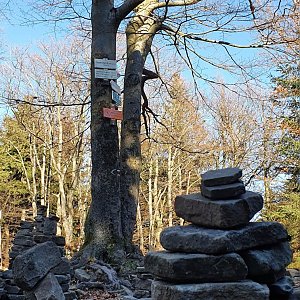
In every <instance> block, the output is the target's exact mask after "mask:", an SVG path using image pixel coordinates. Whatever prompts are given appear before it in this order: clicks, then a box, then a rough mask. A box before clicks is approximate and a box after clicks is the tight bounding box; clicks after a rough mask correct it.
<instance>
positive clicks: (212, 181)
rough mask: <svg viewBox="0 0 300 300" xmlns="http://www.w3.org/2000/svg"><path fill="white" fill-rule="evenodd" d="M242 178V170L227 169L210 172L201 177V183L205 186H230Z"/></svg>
mask: <svg viewBox="0 0 300 300" xmlns="http://www.w3.org/2000/svg"><path fill="white" fill-rule="evenodd" d="M241 177H242V170H241V169H239V168H226V169H219V170H210V171H207V172H205V173H203V174H202V175H201V183H202V184H204V185H205V186H216V185H223V184H230V183H234V182H236V181H238V179H239V178H241Z"/></svg>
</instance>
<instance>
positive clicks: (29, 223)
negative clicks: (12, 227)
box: [20, 221, 33, 230]
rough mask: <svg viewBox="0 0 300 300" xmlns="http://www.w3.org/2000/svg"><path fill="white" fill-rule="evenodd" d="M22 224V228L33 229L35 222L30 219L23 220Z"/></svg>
mask: <svg viewBox="0 0 300 300" xmlns="http://www.w3.org/2000/svg"><path fill="white" fill-rule="evenodd" d="M20 226H21V229H30V230H32V229H33V224H32V223H31V222H28V221H21V222H20Z"/></svg>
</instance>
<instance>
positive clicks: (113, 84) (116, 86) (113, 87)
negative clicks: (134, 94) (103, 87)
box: [110, 80, 121, 95]
mask: <svg viewBox="0 0 300 300" xmlns="http://www.w3.org/2000/svg"><path fill="white" fill-rule="evenodd" d="M110 86H111V88H112V89H113V90H114V91H115V92H116V93H118V94H119V95H121V88H120V87H119V85H118V84H117V83H116V82H115V81H113V80H111V81H110Z"/></svg>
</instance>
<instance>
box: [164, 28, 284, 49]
mask: <svg viewBox="0 0 300 300" xmlns="http://www.w3.org/2000/svg"><path fill="white" fill-rule="evenodd" d="M160 29H161V30H165V31H169V32H172V33H174V34H176V35H178V36H180V37H182V38H187V39H192V40H196V41H201V42H205V43H211V44H219V45H222V46H229V47H233V48H240V49H249V48H268V47H269V46H272V45H278V44H279V43H276V42H269V43H262V44H250V45H239V44H233V43H230V42H227V41H222V40H211V39H206V38H202V37H200V36H197V35H194V34H189V33H183V32H181V31H178V30H175V29H173V28H171V27H170V26H167V25H162V26H161V27H160Z"/></svg>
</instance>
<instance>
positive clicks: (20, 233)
mask: <svg viewBox="0 0 300 300" xmlns="http://www.w3.org/2000/svg"><path fill="white" fill-rule="evenodd" d="M32 235H33V233H32V230H31V229H29V228H24V229H20V230H18V232H17V233H16V235H15V238H19V237H23V236H26V237H32Z"/></svg>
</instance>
